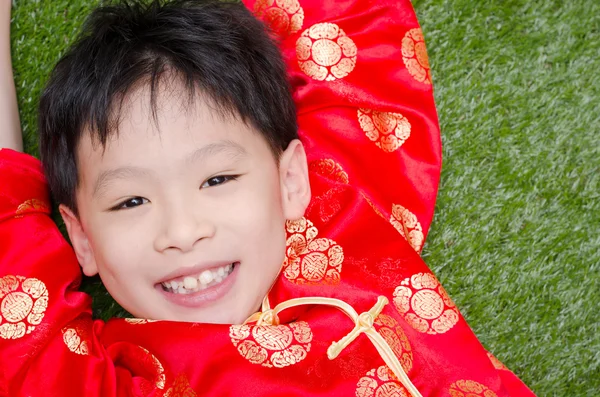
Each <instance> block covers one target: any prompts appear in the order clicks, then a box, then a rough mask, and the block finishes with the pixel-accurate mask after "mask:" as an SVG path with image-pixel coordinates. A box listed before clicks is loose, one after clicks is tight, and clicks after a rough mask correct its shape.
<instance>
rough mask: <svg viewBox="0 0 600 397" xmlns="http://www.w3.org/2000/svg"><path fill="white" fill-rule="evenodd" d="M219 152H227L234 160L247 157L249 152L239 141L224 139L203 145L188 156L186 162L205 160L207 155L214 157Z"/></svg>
mask: <svg viewBox="0 0 600 397" xmlns="http://www.w3.org/2000/svg"><path fill="white" fill-rule="evenodd" d="M219 154H226V155H228V156H229V157H230V158H231V159H232V160H240V159H241V158H243V157H246V156H247V155H248V152H247V151H246V149H244V147H243V146H242V145H240V144H239V143H237V142H234V141H230V140H222V141H219V142H214V143H210V144H208V145H206V146H202V147H201V148H199V149H197V150H195V151H193V152H192V153H191V154H190V155H189V156H188V157H187V159H186V162H187V163H188V164H192V163H195V162H197V161H203V160H204V159H205V158H207V157H212V156H216V155H219Z"/></svg>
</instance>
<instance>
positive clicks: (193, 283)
mask: <svg viewBox="0 0 600 397" xmlns="http://www.w3.org/2000/svg"><path fill="white" fill-rule="evenodd" d="M183 286H184V287H185V289H196V288H198V279H197V278H195V277H186V278H184V279H183Z"/></svg>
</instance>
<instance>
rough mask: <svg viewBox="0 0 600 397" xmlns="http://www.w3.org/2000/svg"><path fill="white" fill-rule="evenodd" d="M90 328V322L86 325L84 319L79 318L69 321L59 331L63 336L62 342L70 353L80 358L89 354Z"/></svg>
mask: <svg viewBox="0 0 600 397" xmlns="http://www.w3.org/2000/svg"><path fill="white" fill-rule="evenodd" d="M91 326H92V324H91V321H90V322H89V323H86V319H85V318H84V317H82V316H80V317H77V318H76V319H75V320H73V321H71V322H70V323H69V324H68V325H67V326H66V327H64V328H63V329H62V330H61V331H62V334H63V341H64V342H65V345H66V346H67V348H68V349H69V350H70V351H72V352H73V353H75V354H80V355H82V356H87V355H89V354H90V349H91V347H92V346H91V343H92V341H91V338H90V336H91V333H90V327H91Z"/></svg>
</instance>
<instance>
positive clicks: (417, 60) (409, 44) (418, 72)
mask: <svg viewBox="0 0 600 397" xmlns="http://www.w3.org/2000/svg"><path fill="white" fill-rule="evenodd" d="M402 60H403V61H404V64H405V65H406V69H407V70H408V73H410V75H411V76H412V77H413V78H414V79H415V80H417V81H418V82H420V83H424V84H431V71H430V69H429V58H428V57H427V49H426V48H425V39H424V38H423V32H422V31H421V29H420V28H414V29H411V30H409V31H408V32H406V34H405V35H404V38H403V39H402Z"/></svg>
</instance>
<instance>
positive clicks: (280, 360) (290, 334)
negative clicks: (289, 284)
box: [229, 321, 313, 368]
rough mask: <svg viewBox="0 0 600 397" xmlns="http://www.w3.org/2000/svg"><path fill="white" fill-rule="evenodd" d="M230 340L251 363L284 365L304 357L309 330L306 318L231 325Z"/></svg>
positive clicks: (272, 365) (308, 348) (308, 339)
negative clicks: (261, 323)
mask: <svg viewBox="0 0 600 397" xmlns="http://www.w3.org/2000/svg"><path fill="white" fill-rule="evenodd" d="M229 336H230V337H231V342H232V343H233V345H234V346H235V347H236V348H237V350H238V352H239V353H240V354H241V355H242V357H244V358H245V359H246V360H248V361H249V362H250V363H252V364H260V365H262V366H263V367H269V368H270V367H276V368H283V367H287V366H290V365H294V364H297V363H299V362H300V361H302V360H304V359H305V358H306V356H307V354H308V352H309V351H310V342H311V341H312V337H313V336H312V331H311V329H310V326H309V325H308V323H307V322H305V321H299V322H296V323H291V324H286V325H232V326H231V327H230V328H229Z"/></svg>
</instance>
